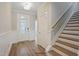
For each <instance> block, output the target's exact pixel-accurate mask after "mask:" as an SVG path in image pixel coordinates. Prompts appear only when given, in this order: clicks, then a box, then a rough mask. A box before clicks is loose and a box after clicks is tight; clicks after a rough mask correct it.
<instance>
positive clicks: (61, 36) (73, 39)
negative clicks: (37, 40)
mask: <svg viewBox="0 0 79 59" xmlns="http://www.w3.org/2000/svg"><path fill="white" fill-rule="evenodd" d="M59 38H64V39H67V40H72V41H76V42H79V40H77V39H72V38H69V37H63V36H59Z"/></svg>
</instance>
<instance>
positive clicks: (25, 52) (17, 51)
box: [9, 41, 46, 56]
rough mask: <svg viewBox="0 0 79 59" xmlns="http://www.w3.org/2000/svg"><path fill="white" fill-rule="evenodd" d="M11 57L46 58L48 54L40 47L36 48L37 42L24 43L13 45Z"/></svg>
mask: <svg viewBox="0 0 79 59" xmlns="http://www.w3.org/2000/svg"><path fill="white" fill-rule="evenodd" d="M9 56H46V53H45V49H44V48H43V47H41V46H40V45H38V48H36V47H35V41H23V42H18V43H15V44H13V45H12V47H11V50H10V53H9Z"/></svg>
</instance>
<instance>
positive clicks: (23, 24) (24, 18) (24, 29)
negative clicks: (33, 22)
mask: <svg viewBox="0 0 79 59" xmlns="http://www.w3.org/2000/svg"><path fill="white" fill-rule="evenodd" d="M18 33H19V39H23V40H29V39H30V35H29V16H28V15H20V14H19V15H18Z"/></svg>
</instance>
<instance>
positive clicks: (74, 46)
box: [57, 40, 79, 50]
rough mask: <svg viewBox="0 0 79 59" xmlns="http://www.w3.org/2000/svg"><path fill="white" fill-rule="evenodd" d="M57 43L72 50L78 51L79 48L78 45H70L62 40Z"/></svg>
mask: <svg viewBox="0 0 79 59" xmlns="http://www.w3.org/2000/svg"><path fill="white" fill-rule="evenodd" d="M57 42H58V43H61V44H63V45H66V46H69V47H72V48H74V49H77V50H78V47H79V46H77V45H74V44H70V43H67V42H63V41H60V40H58V41H57Z"/></svg>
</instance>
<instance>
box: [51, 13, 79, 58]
mask: <svg viewBox="0 0 79 59" xmlns="http://www.w3.org/2000/svg"><path fill="white" fill-rule="evenodd" d="M78 51H79V12H75V13H74V14H73V15H72V17H71V18H70V20H69V22H68V23H67V25H66V27H65V28H64V30H63V31H62V33H61V34H60V36H59V37H58V40H57V41H56V42H55V44H54V45H53V46H52V48H51V50H50V51H49V54H50V55H53V56H78Z"/></svg>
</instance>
